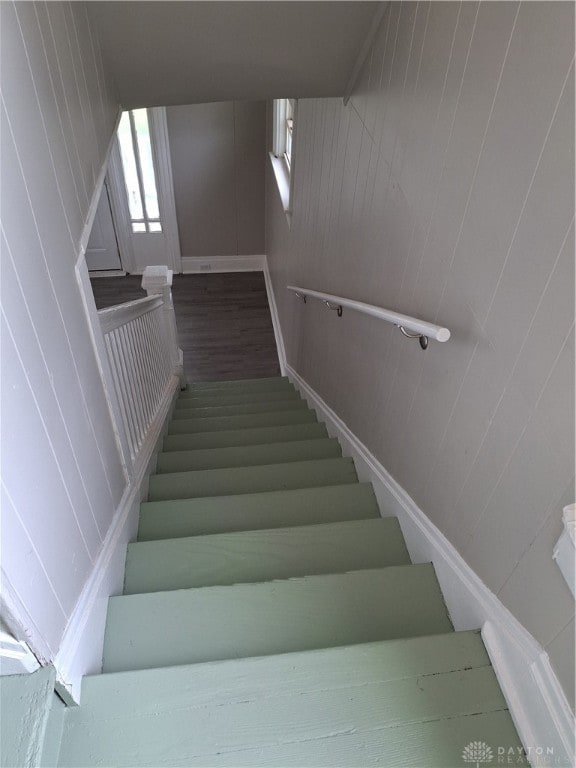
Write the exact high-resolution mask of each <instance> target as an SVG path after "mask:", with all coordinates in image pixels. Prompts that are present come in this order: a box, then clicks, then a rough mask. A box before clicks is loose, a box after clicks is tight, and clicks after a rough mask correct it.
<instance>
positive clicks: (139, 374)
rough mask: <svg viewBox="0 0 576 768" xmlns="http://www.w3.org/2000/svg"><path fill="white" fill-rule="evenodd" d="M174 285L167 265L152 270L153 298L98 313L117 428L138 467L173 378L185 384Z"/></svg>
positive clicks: (148, 277)
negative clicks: (141, 452) (112, 390)
mask: <svg viewBox="0 0 576 768" xmlns="http://www.w3.org/2000/svg"><path fill="white" fill-rule="evenodd" d="M171 284H172V272H171V270H168V268H167V267H147V269H146V271H145V273H144V278H143V280H142V287H143V288H144V289H145V290H147V292H148V294H149V295H148V296H146V297H145V298H143V299H137V300H136V301H128V302H125V303H124V304H117V305H116V306H113V307H108V308H106V309H101V310H100V311H99V312H98V316H99V318H100V327H101V329H102V334H103V336H104V345H105V348H106V356H107V358H108V364H109V369H110V375H111V379H112V382H113V386H114V394H115V400H116V404H117V412H118V418H117V419H116V421H117V428H118V429H119V431H120V432H121V440H122V444H123V445H126V446H127V450H128V452H129V457H128V456H127V460H128V461H131V463H132V465H133V466H134V463H135V460H136V457H137V456H138V454H139V452H140V449H141V447H142V445H143V443H144V441H145V440H146V438H147V436H148V434H149V433H150V429H151V426H152V425H153V423H154V420H155V419H156V417H157V414H158V413H160V412H161V409H162V407H163V404H165V400H166V398H167V397H168V395H167V393H169V392H170V391H172V390H173V387H174V376H178V377H179V378H180V381H181V383H182V382H183V371H182V368H183V366H182V352H181V350H180V349H178V337H177V333H176V321H175V317H174V307H173V305H172V294H171V290H170V286H171Z"/></svg>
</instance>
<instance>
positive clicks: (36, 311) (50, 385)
mask: <svg viewBox="0 0 576 768" xmlns="http://www.w3.org/2000/svg"><path fill="white" fill-rule="evenodd" d="M0 13H1V54H2V61H1V79H2V83H1V84H2V125H1V129H2V130H1V139H2V147H1V151H2V173H1V184H2V187H1V194H2V209H1V221H2V245H1V255H2V296H1V305H2V350H1V351H2V364H1V373H2V428H1V434H2V553H1V556H2V557H1V564H2V572H3V575H4V583H3V590H4V591H5V593H6V592H7V591H9V592H10V598H11V600H13V601H15V604H16V607H18V608H19V610H21V611H22V613H23V614H24V615H25V616H26V614H27V618H28V631H29V633H30V642H31V645H32V647H33V648H34V649H35V650H36V651H39V652H40V653H41V654H42V655H44V656H46V657H48V658H54V656H55V654H56V652H57V650H58V648H59V646H60V643H61V640H62V637H63V633H64V630H65V628H66V626H67V623H68V621H69V619H70V617H71V615H72V612H73V610H74V607H75V605H76V603H77V601H78V598H79V595H80V593H81V590H82V588H83V586H84V584H85V582H86V580H87V579H88V577H89V576H90V574H91V571H92V568H93V564H94V562H95V560H96V558H97V557H98V555H99V553H100V550H101V548H102V542H103V540H104V538H105V536H106V533H107V531H108V528H109V526H110V523H111V521H112V518H113V515H114V512H115V510H116V508H117V506H118V503H119V501H120V498H121V495H122V492H123V490H124V486H125V479H124V475H123V472H122V467H121V463H120V457H119V453H118V448H117V444H116V441H115V438H114V433H113V429H112V424H111V418H110V414H109V410H108V407H107V403H106V399H105V394H104V390H103V386H102V383H101V379H100V375H99V372H98V367H97V363H96V357H95V353H94V349H93V346H92V342H91V337H90V333H89V327H88V321H87V318H86V314H85V311H84V307H83V303H82V298H81V293H80V290H79V286H78V282H77V277H76V271H75V264H76V260H77V257H78V255H79V243H80V238H81V235H82V231H83V228H84V225H85V223H86V219H87V216H88V210H89V206H90V204H91V201H92V198H93V195H94V192H95V186H96V181H97V178H98V176H99V174H100V171H101V169H102V166H103V163H104V160H105V155H106V152H107V148H108V145H109V141H110V137H111V135H112V132H113V129H114V124H115V120H116V114H117V110H118V104H117V100H116V98H115V93H114V87H113V84H112V82H111V81H110V79H109V77H108V76H107V73H106V71H105V70H104V68H103V66H102V61H101V57H100V50H99V43H98V40H97V38H96V35H95V32H94V29H93V28H92V27H91V25H90V23H89V20H88V16H87V9H86V6H85V5H84V4H83V3H77V2H74V3H59V2H51V3H29V2H19V3H16V4H14V3H12V2H3V3H1V4H0ZM9 588H11V589H9ZM13 607H14V606H13Z"/></svg>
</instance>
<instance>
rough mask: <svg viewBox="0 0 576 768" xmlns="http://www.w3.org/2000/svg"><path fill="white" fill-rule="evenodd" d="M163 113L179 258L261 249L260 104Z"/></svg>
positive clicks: (235, 103)
mask: <svg viewBox="0 0 576 768" xmlns="http://www.w3.org/2000/svg"><path fill="white" fill-rule="evenodd" d="M166 114H167V120H168V133H169V137H170V154H171V156H172V174H173V177H174V196H175V200H176V215H177V218H178V231H179V234H180V248H181V252H182V256H230V255H233V254H244V255H246V254H258V253H263V252H264V171H265V160H266V138H265V131H266V105H265V102H262V101H227V102H219V103H214V104H195V105H189V106H183V107H168V108H167V110H166Z"/></svg>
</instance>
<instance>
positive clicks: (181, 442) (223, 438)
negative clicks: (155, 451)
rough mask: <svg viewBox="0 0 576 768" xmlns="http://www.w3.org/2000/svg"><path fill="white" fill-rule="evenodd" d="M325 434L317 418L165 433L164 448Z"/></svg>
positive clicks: (223, 445)
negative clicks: (250, 427) (224, 428)
mask: <svg viewBox="0 0 576 768" xmlns="http://www.w3.org/2000/svg"><path fill="white" fill-rule="evenodd" d="M323 437H328V431H327V429H326V427H325V425H324V424H320V423H319V422H317V421H311V422H308V423H307V424H286V425H285V426H279V427H278V426H274V427H256V428H254V429H231V430H223V431H216V432H195V433H191V434H181V435H166V437H165V438H164V443H163V446H162V450H163V451H193V450H197V449H203V448H227V447H233V446H243V445H262V444H264V443H274V442H282V443H285V442H288V441H289V440H313V439H315V438H323Z"/></svg>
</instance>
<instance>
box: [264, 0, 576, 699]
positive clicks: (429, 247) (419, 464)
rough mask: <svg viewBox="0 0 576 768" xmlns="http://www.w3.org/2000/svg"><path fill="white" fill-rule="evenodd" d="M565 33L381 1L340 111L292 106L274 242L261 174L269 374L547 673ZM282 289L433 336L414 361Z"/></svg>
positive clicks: (332, 105) (569, 25)
mask: <svg viewBox="0 0 576 768" xmlns="http://www.w3.org/2000/svg"><path fill="white" fill-rule="evenodd" d="M573 22H574V8H573V6H572V5H570V4H567V3H555V4H553V5H549V4H548V5H546V4H544V3H419V4H416V3H405V2H402V3H391V4H390V5H389V7H388V9H387V11H386V13H385V15H384V18H383V20H382V23H381V26H380V30H379V33H378V35H377V36H376V39H375V40H374V43H373V45H372V48H371V51H370V52H369V54H368V56H367V58H366V61H365V63H364V66H363V68H362V71H361V72H360V75H359V77H358V80H357V83H356V86H355V88H354V90H353V93H352V96H351V99H350V102H349V104H348V106H347V107H344V106H343V105H342V103H341V102H340V101H338V100H332V99H328V100H306V99H303V100H300V103H299V125H298V130H299V134H298V146H297V147H296V150H295V151H296V154H297V157H298V169H297V172H296V174H295V188H294V203H293V217H292V225H291V229H288V227H287V224H286V220H285V217H284V214H283V212H282V207H281V204H280V201H279V199H278V194H277V191H276V189H275V182H274V180H273V177H272V174H271V172H269V173H268V178H267V211H268V216H267V242H266V252H267V254H268V259H269V265H270V273H271V278H272V283H273V286H274V293H275V299H276V303H277V306H278V314H279V317H280V322H281V326H282V330H283V335H284V343H285V345H286V355H287V360H288V363H289V364H290V365H291V366H292V368H294V369H295V370H296V371H297V372H298V373H299V374H300V375H301V376H302V377H303V378H304V379H305V380H306V381H307V382H308V383H309V384H310V386H311V387H313V388H314V390H315V391H316V392H318V393H319V395H320V396H321V397H322V398H323V400H324V401H325V402H326V403H328V405H329V406H330V407H331V408H332V409H333V410H334V411H335V412H336V413H337V414H338V415H339V416H340V417H341V418H342V419H343V421H344V422H345V423H346V424H347V425H349V427H350V429H352V430H353V432H354V433H355V434H356V435H357V436H358V437H359V439H360V440H362V442H363V443H364V444H365V445H366V446H367V447H368V448H369V449H370V451H372V452H373V454H374V455H375V456H376V457H377V459H378V460H379V461H380V462H381V463H382V464H383V465H384V466H385V467H386V469H387V470H388V471H389V472H390V473H391V474H392V475H393V476H394V478H395V479H396V480H397V481H398V482H399V483H400V484H401V485H402V486H403V487H404V488H405V489H406V490H407V491H408V493H410V495H411V496H412V497H413V498H414V499H415V501H416V503H417V504H418V505H419V506H420V507H421V508H422V509H423V510H424V511H425V512H426V514H427V515H429V517H430V519H431V521H432V522H433V523H434V524H435V525H437V526H438V528H439V529H440V530H441V531H442V533H443V534H445V535H446V537H447V538H448V539H449V541H450V542H451V543H453V544H454V545H455V546H456V547H457V549H458V550H459V551H460V553H461V554H462V555H463V556H464V557H465V558H466V560H467V562H468V564H470V565H471V566H472V567H473V568H474V570H475V571H476V572H477V573H478V575H479V576H480V578H481V579H482V580H483V581H484V582H485V583H486V584H487V585H488V586H489V587H490V589H492V590H493V591H494V592H495V593H496V594H499V595H500V597H501V599H502V601H503V602H504V604H505V605H506V606H507V607H508V608H509V609H510V610H511V611H512V613H513V614H514V615H515V616H516V617H517V618H518V619H519V620H520V621H521V622H522V623H523V624H524V625H525V626H526V627H527V628H528V629H529V631H530V632H531V633H532V634H533V635H534V637H535V638H536V639H537V640H538V641H539V642H540V643H541V644H542V645H543V646H545V648H546V649H547V650H548V651H549V652H550V656H551V661H552V664H553V666H554V667H555V669H556V670H557V671H558V672H559V673H563V672H564V671H565V670H567V669H571V668H572V662H571V661H569V660H568V659H567V658H566V648H567V645H568V643H567V641H566V637H567V632H565V630H564V628H565V627H566V626H567V623H568V622H569V621H570V620H571V618H572V617H573V616H574V603H573V601H572V599H571V595H570V593H569V590H568V589H567V588H566V585H565V583H564V582H563V580H562V577H561V574H560V573H559V572H558V569H557V568H555V566H554V564H553V562H552V547H553V540H554V536H557V535H559V532H560V525H561V510H562V506H563V504H562V502H563V499H564V496H565V495H566V493H567V488H568V489H569V488H572V495H573V482H574V479H573V472H574V446H573V423H574V403H573V387H574V373H573V371H574V346H573V340H572V335H571V334H572V333H573V324H574V297H573V285H574V264H573V254H574V229H573V216H574V179H573V167H574V143H573V135H574V80H573V56H574V23H573ZM288 284H296V285H305V286H308V287H310V288H313V289H315V290H319V291H324V292H327V293H333V294H336V295H344V296H349V297H351V298H353V299H357V300H359V301H364V302H368V303H371V304H377V305H380V306H386V307H391V308H392V309H395V310H397V311H399V312H404V313H406V314H410V315H415V316H421V317H426V318H429V319H430V320H431V321H433V322H436V323H438V324H440V325H443V326H446V327H448V328H450V330H451V331H452V338H451V340H450V342H449V343H448V344H436V345H431V346H430V348H429V349H428V350H427V351H426V352H422V351H421V350H420V348H419V347H418V345H417V344H415V343H414V342H412V341H409V340H406V339H403V338H402V337H401V336H400V334H398V332H397V330H396V329H394V328H392V327H382V324H379V323H378V322H377V321H374V320H371V319H370V318H367V317H363V316H360V315H356V314H354V313H344V317H342V318H337V317H336V316H335V313H332V312H326V311H325V310H324V308H323V307H322V306H321V305H319V304H318V303H317V302H308V304H306V305H303V304H302V302H300V301H299V300H298V299H297V298H295V297H294V296H293V295H292V294H291V293H289V292H288V291H287V290H286V286H287V285H288ZM570 500H571V499H568V500H566V501H564V503H569V501H570ZM572 500H573V499H572ZM527 583H531V584H538V594H537V595H535V594H534V591H533V590H526V584H527ZM528 594H530V599H528ZM541 603H546V609H545V610H544V608H542V610H539V609H538V606H539V604H541ZM563 632H564V634H562V633H563ZM560 638H561V639H560ZM562 682H563V684H564V685H565V690H566V693H567V695H568V696H569V697H571V701H572V704H573V694H574V685H573V680H571V679H568V678H566V677H565V676H564V677H563V678H562Z"/></svg>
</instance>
